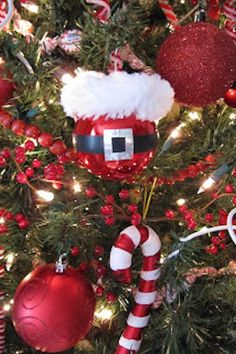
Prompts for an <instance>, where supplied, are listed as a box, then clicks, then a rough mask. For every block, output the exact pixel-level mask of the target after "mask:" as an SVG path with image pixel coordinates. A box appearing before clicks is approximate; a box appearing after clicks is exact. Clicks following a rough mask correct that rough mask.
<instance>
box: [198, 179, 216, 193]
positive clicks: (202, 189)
mask: <svg viewBox="0 0 236 354" xmlns="http://www.w3.org/2000/svg"><path fill="white" fill-rule="evenodd" d="M215 183H216V181H215V180H214V179H213V178H212V177H209V178H207V180H206V181H205V182H203V184H202V185H201V187H200V188H199V190H198V191H197V194H200V193H203V192H205V191H206V190H207V189H209V188H211V187H212V186H213V185H214V184H215Z"/></svg>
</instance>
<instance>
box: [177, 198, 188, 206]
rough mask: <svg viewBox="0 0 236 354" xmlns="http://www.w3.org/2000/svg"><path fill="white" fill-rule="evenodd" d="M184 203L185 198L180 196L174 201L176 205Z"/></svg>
mask: <svg viewBox="0 0 236 354" xmlns="http://www.w3.org/2000/svg"><path fill="white" fill-rule="evenodd" d="M185 203H186V200H185V199H183V198H180V199H178V200H177V201H176V204H177V205H178V206H181V205H184V204H185Z"/></svg>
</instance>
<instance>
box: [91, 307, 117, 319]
mask: <svg viewBox="0 0 236 354" xmlns="http://www.w3.org/2000/svg"><path fill="white" fill-rule="evenodd" d="M112 316H113V312H112V310H111V309H109V308H106V307H103V308H102V309H98V310H97V311H96V312H95V317H97V318H98V319H99V320H102V321H108V320H110V319H111V318H112Z"/></svg>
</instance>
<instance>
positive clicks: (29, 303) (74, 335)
mask: <svg viewBox="0 0 236 354" xmlns="http://www.w3.org/2000/svg"><path fill="white" fill-rule="evenodd" d="M94 308H95V296H94V293H93V289H92V286H91V285H90V283H89V282H88V281H87V280H86V279H85V278H84V277H83V276H82V275H81V274H80V273H79V272H78V270H75V269H74V268H72V267H70V266H68V267H67V268H66V270H65V271H64V272H63V273H56V272H55V265H54V264H47V265H43V266H40V267H38V268H36V269H35V270H34V271H33V272H31V273H30V274H28V275H27V276H26V277H25V278H24V279H23V280H22V282H21V283H20V285H19V286H18V288H17V290H16V294H15V297H14V306H13V314H12V318H13V323H14V325H15V328H16V331H17V332H18V334H19V335H20V337H21V338H22V339H23V340H24V341H25V342H26V343H27V344H28V345H29V346H31V347H32V348H34V349H36V350H40V351H42V352H48V353H56V352H60V351H63V350H67V349H69V348H71V347H73V346H74V345H75V344H76V343H77V342H78V341H79V340H80V339H81V338H83V337H84V336H85V335H86V334H87V332H88V331H89V329H90V327H91V325H92V320H93V314H94Z"/></svg>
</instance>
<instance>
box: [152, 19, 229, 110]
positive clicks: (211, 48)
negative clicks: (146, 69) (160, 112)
mask: <svg viewBox="0 0 236 354" xmlns="http://www.w3.org/2000/svg"><path fill="white" fill-rule="evenodd" d="M157 72H158V73H159V74H160V75H161V76H162V77H163V78H164V79H166V80H168V81H169V82H170V84H171V85H172V87H173V88H174V91H175V99H176V100H177V101H178V102H179V103H181V104H183V105H186V106H206V105H208V104H210V103H215V102H216V101H217V100H218V99H219V98H221V97H223V96H224V93H225V91H226V90H227V89H228V88H230V86H231V85H232V83H233V81H234V80H235V77H236V47H235V45H234V42H233V40H232V39H231V38H230V37H229V36H228V35H227V33H226V32H225V31H224V30H221V29H219V28H218V27H216V26H214V25H212V24H210V23H203V22H195V23H191V24H188V25H186V26H183V27H181V28H180V29H178V30H176V31H175V32H174V33H173V34H171V35H170V36H169V37H168V38H167V39H166V41H165V42H164V43H163V44H162V46H161V48H160V51H159V54H158V57H157Z"/></svg>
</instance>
